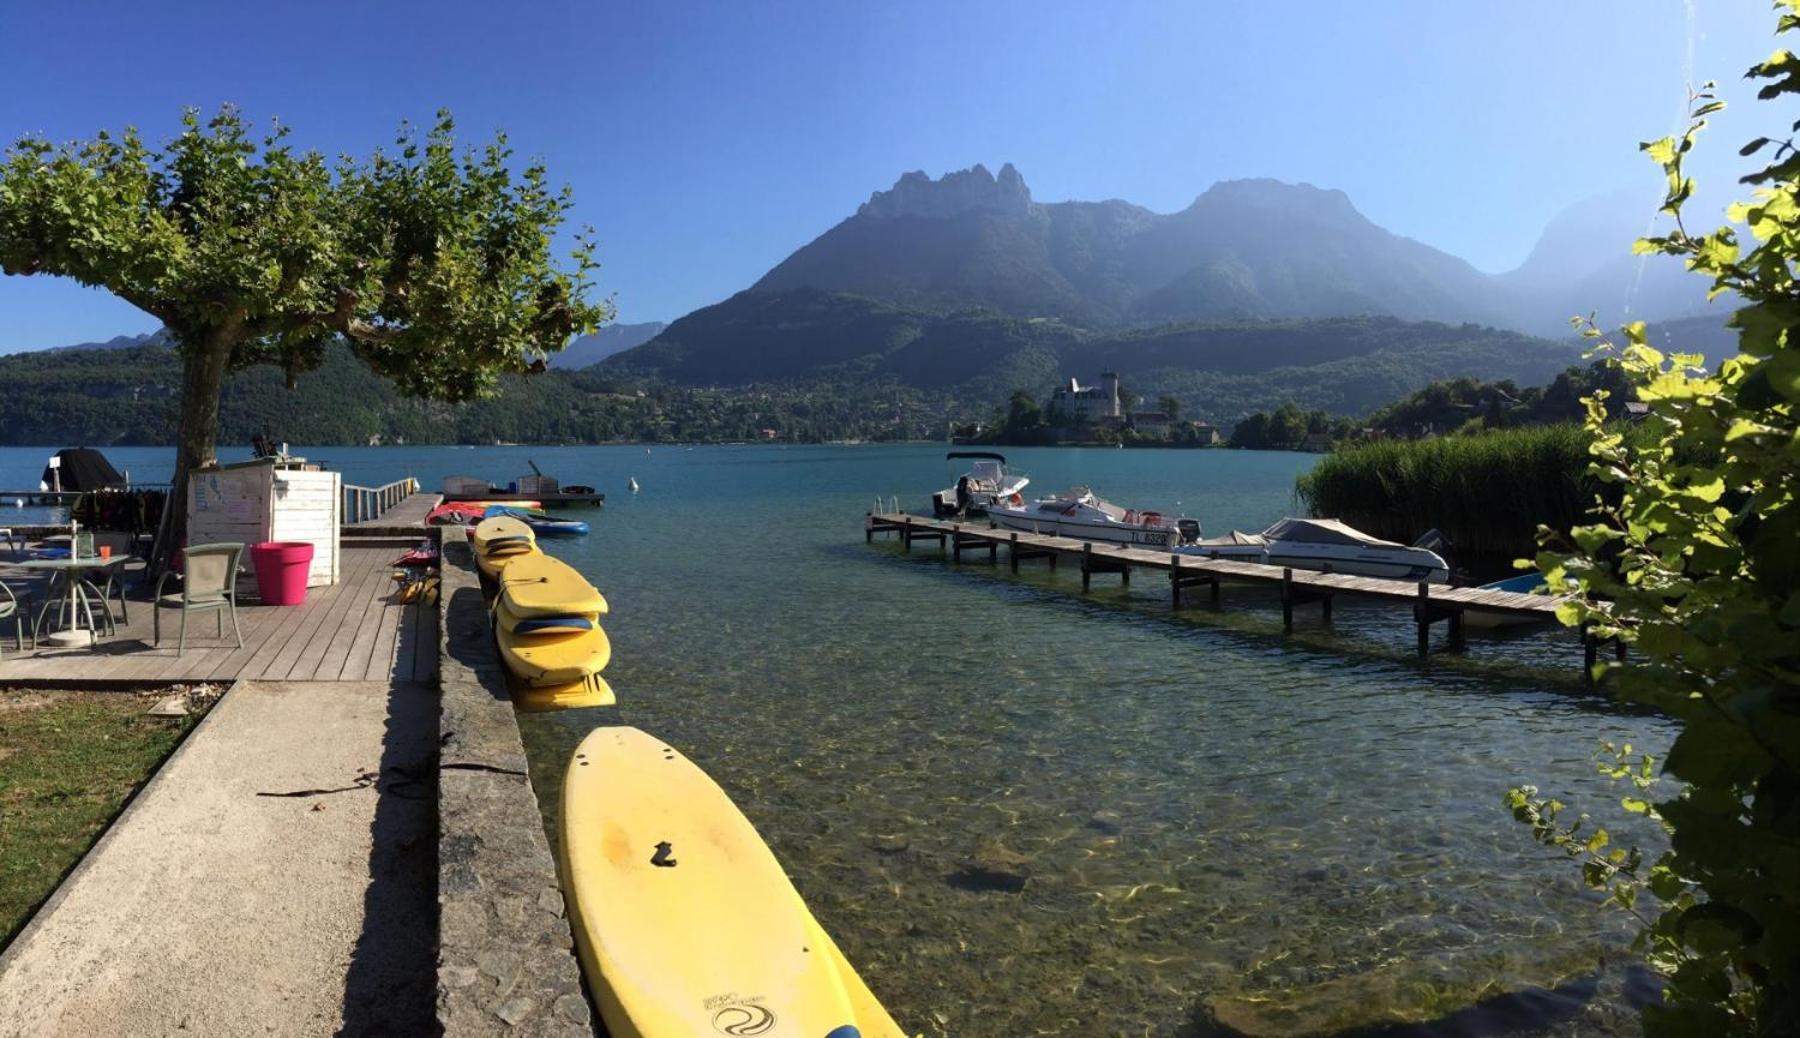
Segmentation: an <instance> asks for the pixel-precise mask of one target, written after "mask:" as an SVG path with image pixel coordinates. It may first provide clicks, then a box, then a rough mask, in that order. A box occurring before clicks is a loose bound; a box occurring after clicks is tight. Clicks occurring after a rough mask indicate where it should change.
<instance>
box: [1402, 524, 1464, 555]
mask: <svg viewBox="0 0 1800 1038" xmlns="http://www.w3.org/2000/svg"><path fill="white" fill-rule="evenodd" d="M1411 546H1412V547H1414V548H1424V549H1425V550H1426V551H1435V552H1437V553H1438V554H1439V555H1443V556H1448V555H1449V554H1450V552H1451V549H1453V548H1455V547H1456V546H1455V545H1453V544H1451V543H1450V538H1448V537H1446V536H1444V534H1443V531H1441V530H1438V529H1437V528H1436V527H1433V528H1432V529H1429V530H1426V531H1425V533H1424V534H1423V535H1422V536H1421V537H1420V538H1419V539H1418V540H1416V541H1414V542H1412V545H1411Z"/></svg>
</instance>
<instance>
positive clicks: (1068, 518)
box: [987, 487, 1200, 548]
mask: <svg viewBox="0 0 1800 1038" xmlns="http://www.w3.org/2000/svg"><path fill="white" fill-rule="evenodd" d="M987 514H988V519H990V520H992V521H993V522H994V524H995V525H997V526H999V527H1000V528H1001V529H1003V530H1017V531H1019V532H1020V533H1043V534H1050V535H1053V536H1056V537H1075V538H1078V539H1080V540H1084V541H1094V542H1095V543H1098V544H1122V545H1126V546H1128V547H1134V548H1173V547H1175V546H1176V545H1178V544H1181V543H1183V541H1184V540H1188V539H1192V538H1194V537H1197V536H1199V533H1200V523H1199V520H1196V519H1172V518H1169V517H1167V516H1165V515H1163V514H1162V513H1160V512H1140V511H1137V510H1136V509H1130V508H1121V507H1119V506H1118V505H1115V504H1113V503H1112V502H1110V501H1107V500H1105V499H1103V498H1101V497H1098V496H1097V495H1095V493H1094V492H1093V491H1092V490H1090V489H1088V488H1087V487H1073V488H1071V489H1070V490H1069V491H1067V492H1066V493H1063V494H1059V495H1057V496H1055V497H1045V498H1040V499H1038V500H1036V501H1033V502H1030V503H1029V504H1014V503H1010V502H1009V503H1006V504H1002V505H993V506H990V507H989V508H988V513H987Z"/></svg>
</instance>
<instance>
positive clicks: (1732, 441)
mask: <svg viewBox="0 0 1800 1038" xmlns="http://www.w3.org/2000/svg"><path fill="white" fill-rule="evenodd" d="M1778 7H1779V8H1780V10H1781V13H1780V20H1779V27H1778V30H1777V32H1778V34H1779V33H1787V32H1790V31H1792V30H1794V29H1796V28H1800V2H1797V0H1786V2H1784V3H1782V4H1779V5H1778ZM1749 77H1750V78H1751V79H1754V80H1760V81H1762V82H1763V86H1762V88H1761V90H1760V93H1759V95H1758V96H1759V97H1761V98H1762V99H1764V100H1771V99H1778V98H1783V97H1786V96H1787V95H1791V94H1795V93H1800V57H1796V56H1795V54H1794V53H1793V52H1792V51H1789V50H1786V49H1779V50H1777V51H1775V53H1774V54H1773V55H1771V56H1770V57H1769V59H1768V60H1766V61H1764V62H1762V63H1761V64H1758V65H1756V66H1754V67H1753V68H1752V69H1751V70H1750V72H1749ZM1720 107H1721V103H1720V102H1719V101H1717V100H1716V99H1715V98H1714V97H1713V96H1712V94H1711V92H1710V89H1703V90H1701V91H1700V92H1698V93H1697V94H1696V95H1695V96H1694V103H1693V105H1692V113H1693V118H1692V120H1691V122H1690V125H1689V127H1688V128H1687V130H1686V131H1685V132H1684V133H1683V134H1682V135H1680V136H1679V137H1671V138H1665V139H1662V140H1658V141H1652V142H1650V143H1647V144H1645V145H1643V149H1644V151H1645V152H1647V153H1648V154H1649V155H1650V157H1651V158H1652V159H1654V160H1655V161H1656V162H1657V163H1658V164H1659V165H1660V166H1661V167H1662V168H1663V170H1664V172H1665V174H1666V175H1667V178H1668V190H1667V195H1666V197H1665V199H1664V202H1663V206H1662V211H1663V212H1664V213H1667V214H1668V215H1669V216H1671V217H1672V218H1673V220H1674V229H1673V230H1672V231H1671V232H1670V233H1668V234H1666V235H1663V236H1660V237H1652V238H1647V239H1645V240H1643V241H1640V242H1639V243H1638V249H1639V251H1643V252H1656V253H1664V254H1668V255H1672V256H1678V257H1681V258H1682V259H1683V260H1685V261H1686V264H1687V266H1688V267H1689V269H1691V270H1693V271H1695V272H1697V273H1699V274H1701V275H1704V276H1706V277H1709V278H1711V279H1712V282H1713V289H1712V292H1713V294H1714V295H1715V296H1717V295H1719V294H1722V293H1725V292H1731V293H1734V294H1735V295H1736V296H1737V297H1738V298H1739V299H1741V300H1742V301H1744V302H1745V303H1746V304H1747V305H1746V306H1745V307H1744V308H1743V309H1741V310H1739V311H1738V312H1737V313H1736V315H1735V316H1734V317H1733V318H1732V321H1731V323H1732V325H1733V326H1734V327H1735V328H1736V329H1737V330H1738V332H1739V349H1740V352H1739V354H1738V355H1737V356H1735V357H1730V358H1726V359H1724V360H1721V361H1719V362H1718V363H1717V364H1716V365H1715V366H1713V367H1711V368H1708V367H1706V366H1704V361H1703V358H1702V357H1700V356H1698V355H1695V354H1683V353H1675V354H1668V355H1665V354H1664V353H1663V352H1661V351H1658V350H1656V349H1654V348H1652V347H1651V345H1650V344H1649V342H1648V341H1647V339H1646V335H1645V330H1644V328H1643V326H1642V325H1630V326H1627V327H1626V328H1625V329H1623V336H1624V345H1623V346H1622V347H1620V348H1617V349H1615V348H1613V347H1611V346H1603V347H1602V348H1603V349H1605V350H1606V351H1607V352H1609V353H1610V354H1612V355H1614V356H1616V357H1617V358H1618V360H1619V363H1620V364H1621V366H1622V368H1623V370H1624V372H1625V373H1626V375H1627V376H1628V377H1629V378H1630V380H1631V382H1632V384H1633V387H1634V389H1635V392H1636V394H1637V397H1638V399H1640V400H1642V401H1644V402H1645V403H1647V404H1648V405H1649V409H1650V412H1651V417H1650V418H1649V419H1648V421H1647V423H1646V424H1647V425H1648V426H1649V433H1648V434H1647V435H1646V437H1645V438H1644V439H1642V440H1640V439H1639V438H1638V437H1636V436H1632V437H1629V438H1627V437H1625V436H1622V435H1621V433H1620V431H1619V430H1618V429H1617V428H1614V427H1609V426H1607V425H1606V423H1605V421H1604V418H1605V407H1606V400H1605V394H1595V396H1594V397H1592V398H1590V401H1589V403H1588V416H1587V426H1588V429H1589V431H1590V433H1591V434H1592V436H1593V445H1592V448H1591V453H1592V464H1591V466H1590V470H1589V471H1590V472H1591V473H1592V475H1593V476H1594V477H1595V478H1596V479H1598V480H1601V481H1603V482H1604V483H1605V484H1608V485H1609V488H1610V489H1611V490H1612V491H1613V494H1612V495H1610V496H1609V495H1604V494H1603V495H1601V496H1600V497H1599V499H1598V508H1597V511H1596V513H1595V521H1593V522H1591V523H1589V524H1586V525H1581V526H1577V527H1575V528H1574V529H1573V530H1571V531H1570V533H1569V540H1572V542H1573V543H1572V544H1568V542H1567V541H1564V540H1562V539H1561V538H1558V537H1556V536H1554V535H1552V534H1550V533H1549V531H1545V537H1546V543H1547V544H1549V545H1552V547H1549V548H1547V549H1546V550H1545V551H1544V552H1543V553H1542V554H1541V555H1540V556H1539V563H1540V565H1541V566H1542V567H1543V568H1544V570H1545V573H1546V575H1547V577H1548V578H1549V580H1550V581H1551V583H1552V585H1553V586H1562V585H1563V584H1564V582H1565V581H1573V582H1574V583H1575V584H1576V585H1577V586H1578V588H1579V593H1578V595H1577V596H1576V597H1575V598H1573V599H1572V600H1571V601H1569V602H1568V603H1567V604H1566V605H1565V606H1564V607H1563V608H1562V610H1561V615H1562V617H1563V619H1564V621H1565V622H1566V623H1569V624H1571V625H1581V626H1583V627H1585V628H1586V629H1587V630H1588V631H1589V632H1590V633H1591V634H1593V635H1594V636H1597V637H1600V638H1619V639H1622V640H1623V641H1624V642H1625V643H1626V644H1628V645H1630V646H1631V647H1632V649H1633V650H1634V653H1633V658H1632V659H1631V660H1630V661H1629V662H1627V663H1623V664H1608V665H1606V666H1605V667H1604V668H1603V669H1604V670H1605V671H1607V673H1606V674H1605V675H1604V676H1605V677H1606V678H1607V679H1608V684H1609V685H1610V686H1611V687H1612V688H1613V689H1614V690H1615V694H1616V695H1618V696H1619V697H1620V698H1622V699H1625V700H1628V701H1630V702H1633V703H1640V704H1647V705H1649V706H1651V707H1654V708H1655V709H1658V710H1660V711H1662V712H1664V713H1666V714H1667V715H1669V716H1670V717H1672V718H1674V719H1675V721H1676V723H1677V725H1678V726H1679V734H1678V735H1677V736H1676V738H1675V741H1674V744H1673V745H1672V746H1671V747H1670V749H1669V752H1668V754H1667V757H1666V759H1664V760H1663V761H1662V762H1661V769H1660V776H1661V777H1662V778H1664V779H1668V780H1673V783H1672V785H1673V788H1672V789H1670V788H1666V787H1664V788H1661V789H1660V790H1659V789H1658V786H1657V782H1656V780H1657V778H1658V773H1657V770H1656V768H1655V763H1656V762H1654V761H1652V760H1651V759H1650V758H1648V757H1645V756H1642V755H1641V754H1640V755H1634V754H1633V753H1632V752H1631V750H1630V748H1629V747H1624V748H1621V749H1620V750H1618V751H1615V754H1614V755H1613V758H1614V759H1613V760H1612V761H1611V762H1610V763H1608V764H1607V765H1606V767H1605V770H1607V771H1608V773H1609V774H1612V775H1614V776H1615V777H1617V778H1621V779H1626V778H1628V779H1630V780H1631V782H1632V788H1631V790H1630V793H1629V795H1627V796H1626V797H1625V798H1624V800H1623V807H1624V809H1625V810H1626V811H1629V812H1632V813H1635V814H1639V815H1648V816H1650V817H1651V818H1653V819H1655V820H1656V821H1658V822H1660V823H1661V825H1662V826H1663V827H1664V828H1665V829H1666V830H1667V832H1668V834H1669V846H1668V850H1667V851H1665V852H1663V853H1661V854H1658V855H1655V856H1654V857H1651V856H1650V855H1647V854H1645V853H1643V852H1641V851H1639V850H1638V849H1636V848H1621V847H1613V846H1611V843H1610V836H1609V834H1608V833H1607V832H1606V831H1605V830H1604V829H1598V828H1591V827H1590V826H1587V825H1585V824H1584V823H1585V820H1581V821H1576V822H1574V823H1568V822H1565V821H1563V820H1562V819H1561V818H1560V817H1559V816H1560V815H1561V814H1562V813H1563V812H1564V805H1563V804H1561V803H1560V802H1558V801H1556V800H1554V799H1546V798H1544V797H1542V796H1540V795H1539V793H1538V791H1537V790H1536V789H1535V788H1534V787H1529V786H1527V787H1521V788H1519V789H1515V790H1513V791H1511V792H1510V793H1509V794H1508V803H1509V805H1510V806H1511V807H1512V809H1513V811H1514V813H1515V815H1516V816H1517V817H1518V818H1519V819H1520V820H1521V821H1524V822H1526V823H1528V824H1530V825H1531V826H1532V827H1533V832H1534V835H1535V836H1536V837H1537V839H1539V840H1540V841H1542V842H1544V843H1546V844H1549V845H1552V846H1555V847H1558V848H1560V849H1562V850H1563V851H1564V852H1565V853H1568V854H1569V855H1570V856H1571V857H1574V858H1576V859H1578V860H1580V862H1581V864H1582V871H1583V875H1584V877H1585V878H1586V880H1587V882H1588V883H1590V884H1592V885H1593V886H1595V887H1599V888H1604V889H1605V890H1607V891H1608V894H1609V900H1610V901H1611V902H1612V903H1614V904H1617V905H1621V906H1623V907H1624V908H1626V909H1628V910H1631V911H1633V912H1635V913H1637V914H1638V915H1639V917H1640V918H1641V919H1642V920H1643V922H1644V929H1643V931H1642V934H1641V937H1640V947H1641V949H1642V950H1643V951H1644V952H1645V953H1646V955H1647V956H1648V958H1649V961H1650V962H1651V963H1652V964H1653V965H1654V966H1655V967H1656V968H1657V969H1658V970H1660V971H1661V972H1662V973H1663V975H1664V976H1665V977H1666V978H1667V981H1668V983H1667V987H1666V989H1665V992H1664V998H1663V1000H1662V1002H1661V1004H1659V1005H1654V1006H1651V1007H1649V1008H1647V1009H1646V1011H1645V1018H1644V1019H1645V1026H1646V1030H1647V1032H1648V1033H1650V1034H1651V1035H1675V1034H1682V1035H1689V1034H1708V1035H1718V1034H1755V1035H1775V1034H1794V1033H1796V1030H1797V1029H1800V508H1796V505H1795V492H1796V483H1797V482H1800V429H1797V427H1796V422H1795V407H1796V404H1797V403H1800V340H1797V338H1796V335H1795V332H1796V330H1797V329H1800V286H1797V285H1796V282H1795V274H1794V271H1795V263H1796V262H1797V261H1800V152H1797V151H1796V145H1795V143H1794V141H1793V140H1792V139H1777V138H1769V137H1764V138H1758V139H1757V140H1754V141H1752V142H1750V144H1749V145H1747V146H1746V147H1745V148H1744V149H1743V154H1745V155H1750V154H1754V153H1756V152H1758V151H1760V150H1762V149H1764V148H1767V147H1769V146H1770V145H1774V161H1773V162H1772V163H1771V164H1770V165H1769V166H1768V167H1767V168H1766V169H1764V170H1762V171H1760V172H1758V173H1755V174H1752V175H1751V176H1749V177H1746V178H1745V180H1746V181H1747V182H1748V183H1750V184H1753V185H1758V186H1757V187H1756V188H1755V190H1754V193H1753V197H1752V200H1751V201H1749V202H1746V203H1742V204H1739V205H1735V206H1733V207H1732V208H1731V210H1730V211H1729V214H1728V215H1729V218H1730V220H1731V222H1732V223H1733V224H1737V225H1741V226H1744V227H1747V228H1748V231H1749V234H1750V237H1751V239H1752V240H1751V241H1750V242H1748V243H1740V241H1739V238H1738V231H1737V230H1736V229H1734V227H1733V226H1730V225H1727V226H1724V227H1720V228H1719V229H1718V230H1715V231H1713V232H1711V233H1702V234H1695V233H1690V232H1689V231H1688V230H1687V228H1686V226H1685V224H1684V222H1683V220H1682V207H1683V205H1684V203H1685V202H1686V201H1687V200H1688V199H1689V198H1690V197H1691V195H1692V194H1693V182H1692V180H1691V179H1689V178H1688V177H1687V176H1686V174H1685V173H1684V171H1683V165H1684V160H1685V158H1686V156H1687V155H1688V154H1689V153H1690V152H1691V151H1692V149H1693V148H1694V146H1695V143H1696V140H1697V138H1698V136H1699V134H1700V132H1701V130H1702V129H1703V128H1704V127H1705V125H1706V118H1707V116H1709V115H1711V114H1712V113H1714V112H1716V111H1718V110H1719V108H1720ZM1795 126H1796V127H1800V123H1796V124H1795ZM1746 244H1747V245H1748V248H1746V247H1745V245H1746ZM1589 331H1590V334H1594V335H1596V336H1597V335H1598V332H1597V330H1596V329H1591V328H1590V329H1589ZM1558 544H1564V545H1567V547H1563V548H1561V549H1560V550H1559V549H1558V548H1557V547H1555V545H1558Z"/></svg>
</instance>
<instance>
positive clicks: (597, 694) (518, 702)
mask: <svg viewBox="0 0 1800 1038" xmlns="http://www.w3.org/2000/svg"><path fill="white" fill-rule="evenodd" d="M512 698H513V706H514V707H516V708H518V709H519V710H522V711H524V712H525V713H537V712H538V711H540V710H572V709H574V708H576V707H582V706H612V705H613V704H614V703H617V702H618V700H617V699H616V698H615V697H614V696H613V690H612V686H611V685H608V684H607V683H606V679H605V678H603V677H601V676H600V675H598V674H589V675H588V676H587V677H585V678H582V679H581V680H580V681H571V682H569V683H567V684H563V685H549V686H545V687H538V686H535V685H528V686H524V687H521V688H517V689H515V690H514V691H513V697H512Z"/></svg>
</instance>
